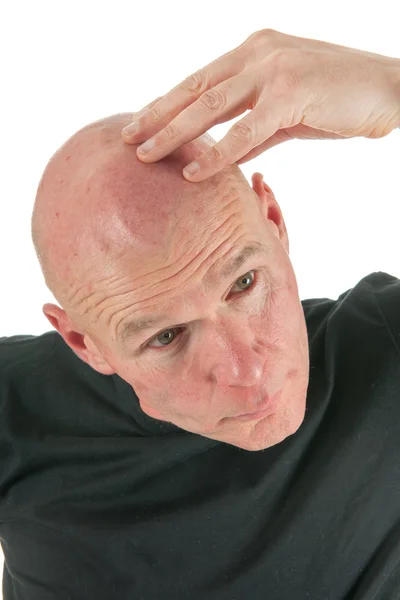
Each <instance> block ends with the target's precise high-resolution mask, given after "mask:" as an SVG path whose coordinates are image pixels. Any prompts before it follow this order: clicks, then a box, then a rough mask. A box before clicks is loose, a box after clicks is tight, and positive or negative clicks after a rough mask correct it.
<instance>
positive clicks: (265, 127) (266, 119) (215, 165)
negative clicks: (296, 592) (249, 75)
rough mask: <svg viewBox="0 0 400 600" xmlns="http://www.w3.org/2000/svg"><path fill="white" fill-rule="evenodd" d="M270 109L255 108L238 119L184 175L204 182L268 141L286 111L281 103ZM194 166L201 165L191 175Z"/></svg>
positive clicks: (279, 127) (278, 127) (184, 171)
mask: <svg viewBox="0 0 400 600" xmlns="http://www.w3.org/2000/svg"><path fill="white" fill-rule="evenodd" d="M270 108H271V109H270V110H269V111H266V108H265V106H264V107H262V108H261V107H258V108H257V107H256V108H255V109H254V110H253V111H252V112H251V113H249V114H248V115H246V116H245V117H244V118H243V119H241V120H240V121H237V123H235V124H234V125H233V127H231V129H230V130H229V131H228V133H227V134H226V136H225V137H224V138H223V139H222V140H221V141H220V142H218V143H217V144H215V145H214V146H212V148H210V150H209V151H207V152H205V153H203V154H202V155H200V156H199V158H198V159H197V161H195V162H194V163H190V165H187V167H185V169H184V170H183V175H184V176H185V178H186V179H189V180H190V181H194V182H198V181H203V180H204V179H207V178H208V177H211V176H212V175H214V174H215V173H218V172H219V171H221V170H222V169H223V168H225V167H227V166H228V165H231V164H233V163H236V162H237V161H239V160H240V159H241V158H243V157H244V156H246V155H247V154H249V153H250V152H251V151H252V150H253V148H257V147H259V146H260V145H261V144H263V143H266V142H267V140H269V139H270V138H271V137H272V136H274V134H276V132H277V131H278V130H279V129H281V128H282V127H283V126H284V125H283V124H282V122H281V116H280V115H281V114H282V113H283V114H287V110H285V109H284V107H282V106H280V107H276V106H275V108H274V109H273V108H272V107H270ZM266 113H267V114H266ZM278 113H279V114H278ZM289 114H290V111H289ZM191 165H195V166H197V167H198V169H197V171H196V172H195V173H193V174H189V173H188V170H187V169H188V168H189V169H190V167H191Z"/></svg>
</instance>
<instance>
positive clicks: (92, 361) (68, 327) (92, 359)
mask: <svg viewBox="0 0 400 600" xmlns="http://www.w3.org/2000/svg"><path fill="white" fill-rule="evenodd" d="M42 311H43V314H44V316H45V317H46V318H47V319H48V320H49V321H50V323H51V324H52V326H53V327H54V329H56V330H57V331H58V333H59V334H60V335H61V336H62V338H63V340H64V341H65V343H66V344H68V346H69V347H70V348H71V350H73V351H74V352H75V354H76V355H77V356H78V357H79V358H80V359H81V360H83V361H84V362H86V363H87V364H88V365H90V366H91V367H92V368H93V369H95V370H96V371H98V372H99V373H102V375H113V374H114V373H115V369H113V368H112V367H110V365H109V364H108V363H107V362H106V361H105V360H104V358H103V357H102V355H101V354H100V352H99V351H98V349H97V347H96V346H95V344H94V343H93V342H92V341H91V340H90V338H89V336H88V335H85V334H84V333H81V332H79V331H77V328H76V326H74V325H73V323H71V321H70V319H69V317H68V315H67V313H66V312H65V310H63V309H62V308H60V307H59V306H57V305H56V304H44V305H43V308H42ZM86 339H87V340H88V341H87V342H86Z"/></svg>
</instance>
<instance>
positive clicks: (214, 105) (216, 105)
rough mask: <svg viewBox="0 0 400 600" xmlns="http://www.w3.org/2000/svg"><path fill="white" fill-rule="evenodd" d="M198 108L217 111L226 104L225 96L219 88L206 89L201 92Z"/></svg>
mask: <svg viewBox="0 0 400 600" xmlns="http://www.w3.org/2000/svg"><path fill="white" fill-rule="evenodd" d="M199 105H200V108H203V109H205V110H206V111H217V110H221V109H223V108H224V106H225V105H226V96H225V94H224V93H222V92H221V90H217V89H216V88H213V89H212V90H207V91H206V92H204V94H202V96H201V97H200V98H199Z"/></svg>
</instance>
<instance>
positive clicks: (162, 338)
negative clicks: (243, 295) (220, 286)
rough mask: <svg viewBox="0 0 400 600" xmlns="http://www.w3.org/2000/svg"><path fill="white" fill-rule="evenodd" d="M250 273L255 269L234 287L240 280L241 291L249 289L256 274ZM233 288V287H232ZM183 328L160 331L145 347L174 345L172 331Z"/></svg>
mask: <svg viewBox="0 0 400 600" xmlns="http://www.w3.org/2000/svg"><path fill="white" fill-rule="evenodd" d="M250 273H255V271H248V272H247V273H245V274H244V275H242V276H241V277H239V279H237V280H236V283H235V284H234V286H233V287H235V285H237V283H238V282H239V284H240V286H243V287H241V288H240V290H239V291H240V292H243V291H247V290H248V289H250V288H251V287H253V286H252V284H253V282H254V277H255V276H254V275H250ZM232 289H233V288H232ZM182 330H183V328H182V327H173V328H172V329H164V331H162V332H161V333H158V334H157V335H156V336H154V337H153V338H152V339H151V340H150V341H149V342H148V343H147V344H146V345H145V347H147V348H161V347H163V346H172V342H174V340H175V339H176V337H177V336H176V335H173V336H171V333H172V332H176V331H182ZM154 341H156V342H157V341H159V342H160V344H161V346H154V345H153V342H154Z"/></svg>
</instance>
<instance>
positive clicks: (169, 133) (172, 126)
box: [163, 121, 182, 140]
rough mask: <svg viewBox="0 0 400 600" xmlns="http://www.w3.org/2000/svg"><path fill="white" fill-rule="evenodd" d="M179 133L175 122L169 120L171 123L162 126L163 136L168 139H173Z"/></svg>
mask: <svg viewBox="0 0 400 600" xmlns="http://www.w3.org/2000/svg"><path fill="white" fill-rule="evenodd" d="M181 133H182V131H181V130H180V129H179V127H177V125H176V123H174V122H173V121H171V123H168V125H166V127H164V129H163V136H164V137H165V138H166V139H168V140H174V139H175V138H177V137H178V136H179V135H181Z"/></svg>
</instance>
